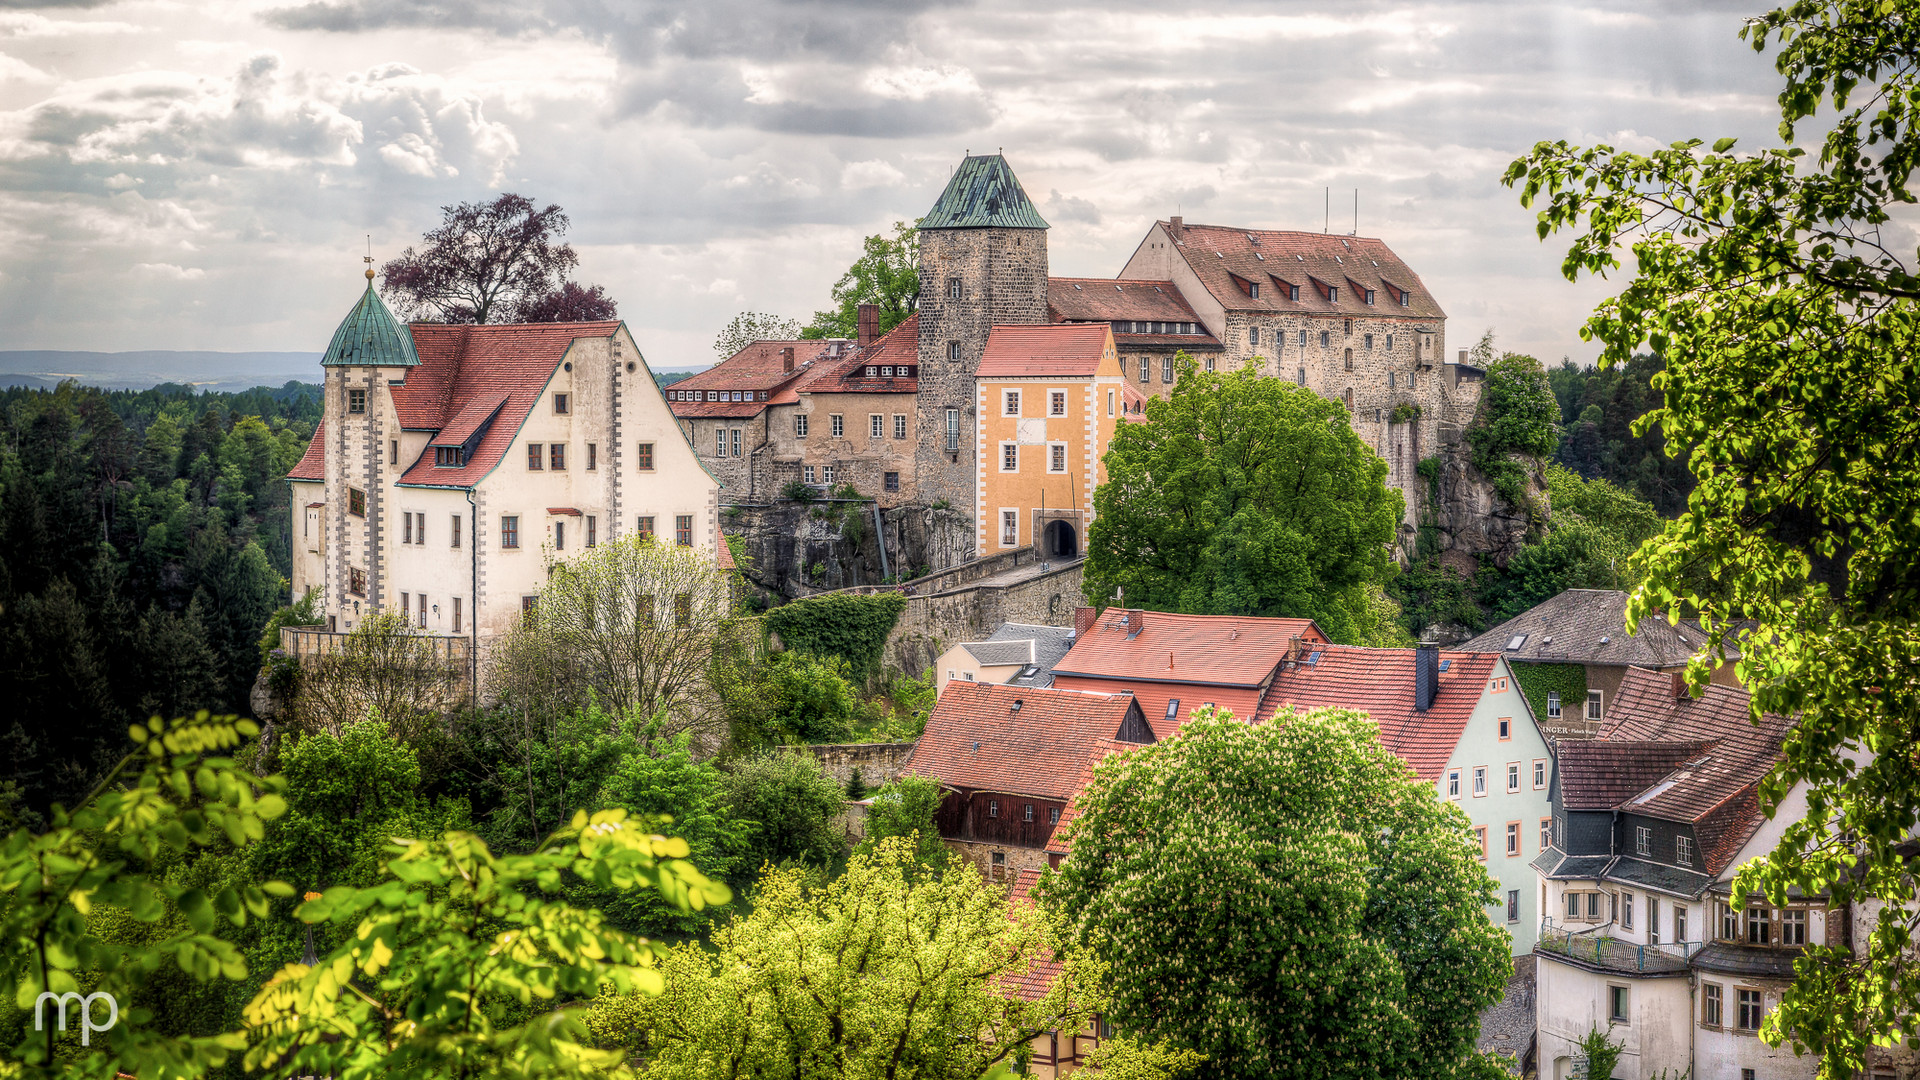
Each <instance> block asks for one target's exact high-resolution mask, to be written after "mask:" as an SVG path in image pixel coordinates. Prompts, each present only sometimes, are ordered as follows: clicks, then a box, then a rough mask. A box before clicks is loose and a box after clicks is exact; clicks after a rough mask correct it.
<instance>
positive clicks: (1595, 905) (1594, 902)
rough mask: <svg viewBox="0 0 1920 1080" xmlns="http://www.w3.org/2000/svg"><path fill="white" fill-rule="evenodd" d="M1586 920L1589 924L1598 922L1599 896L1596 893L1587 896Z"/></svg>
mask: <svg viewBox="0 0 1920 1080" xmlns="http://www.w3.org/2000/svg"><path fill="white" fill-rule="evenodd" d="M1587 919H1588V921H1590V922H1599V921H1600V894H1599V893H1597V892H1590V893H1588V894H1587Z"/></svg>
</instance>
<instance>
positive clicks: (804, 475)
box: [800, 465, 813, 484]
mask: <svg viewBox="0 0 1920 1080" xmlns="http://www.w3.org/2000/svg"><path fill="white" fill-rule="evenodd" d="M800 482H801V483H803V484H811V483H813V466H811V465H802V466H800Z"/></svg>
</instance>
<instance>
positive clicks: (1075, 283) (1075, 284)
mask: <svg viewBox="0 0 1920 1080" xmlns="http://www.w3.org/2000/svg"><path fill="white" fill-rule="evenodd" d="M1073 287H1074V288H1076V289H1077V288H1079V287H1080V283H1079V282H1077V281H1076V282H1074V283H1073Z"/></svg>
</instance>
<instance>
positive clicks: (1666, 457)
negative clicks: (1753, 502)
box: [1547, 352, 1693, 518]
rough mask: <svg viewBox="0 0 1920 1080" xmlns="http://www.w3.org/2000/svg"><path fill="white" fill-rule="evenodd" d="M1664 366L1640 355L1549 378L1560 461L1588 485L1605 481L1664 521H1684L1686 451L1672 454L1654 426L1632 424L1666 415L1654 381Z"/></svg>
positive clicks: (1689, 486) (1688, 483) (1570, 368)
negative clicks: (1677, 518) (1678, 517)
mask: <svg viewBox="0 0 1920 1080" xmlns="http://www.w3.org/2000/svg"><path fill="white" fill-rule="evenodd" d="M1664 368H1665V365H1664V364H1662V363H1661V362H1660V358H1659V357H1657V356H1653V355H1651V354H1649V353H1644V352H1642V353H1635V354H1634V356H1633V358H1632V359H1630V360H1628V361H1627V362H1626V363H1624V364H1614V365H1612V366H1611V367H1605V368H1595V367H1577V366H1575V364H1574V363H1573V361H1571V360H1568V361H1564V362H1562V363H1561V365H1560V366H1559V367H1556V368H1550V369H1548V371H1547V380H1548V381H1549V382H1550V383H1551V384H1552V385H1553V394H1554V397H1555V398H1557V399H1558V400H1559V403H1560V428H1561V431H1562V433H1563V434H1562V437H1561V439H1560V449H1559V450H1558V451H1556V452H1555V453H1554V460H1555V461H1557V462H1559V463H1560V464H1562V465H1564V466H1566V467H1567V468H1569V469H1572V470H1573V471H1574V472H1577V473H1579V474H1580V475H1581V476H1582V477H1585V478H1586V479H1588V480H1606V481H1608V482H1610V483H1612V484H1614V485H1616V486H1617V487H1619V488H1621V489H1623V490H1626V491H1631V492H1633V493H1634V494H1635V495H1638V496H1639V497H1640V498H1642V499H1645V500H1646V501H1648V502H1650V503H1652V504H1653V508H1654V510H1655V511H1656V512H1658V513H1659V514H1660V516H1661V517H1663V518H1667V517H1672V516H1674V515H1676V514H1678V513H1679V512H1680V511H1681V509H1682V508H1683V507H1685V506H1686V505H1687V494H1688V493H1689V492H1691V491H1692V490H1693V474H1692V473H1689V472H1688V471H1687V451H1686V448H1684V447H1678V448H1676V450H1677V451H1678V452H1677V453H1668V451H1667V440H1666V434H1665V432H1664V431H1663V430H1662V429H1661V427H1660V425H1659V424H1658V423H1657V422H1656V423H1651V424H1648V425H1647V426H1646V427H1644V428H1642V429H1639V430H1636V429H1635V425H1634V421H1636V420H1638V419H1639V418H1640V417H1642V416H1645V415H1647V414H1648V413H1650V412H1652V411H1654V410H1655V409H1658V408H1659V407H1660V391H1659V390H1657V389H1655V388H1654V386H1653V377H1654V376H1655V375H1658V374H1659V373H1660V372H1661V371H1662V370H1664Z"/></svg>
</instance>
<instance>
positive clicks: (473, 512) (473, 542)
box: [467, 488, 480, 708]
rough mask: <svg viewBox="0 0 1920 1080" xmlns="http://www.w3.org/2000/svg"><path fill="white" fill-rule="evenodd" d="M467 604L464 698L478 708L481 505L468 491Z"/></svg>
mask: <svg viewBox="0 0 1920 1080" xmlns="http://www.w3.org/2000/svg"><path fill="white" fill-rule="evenodd" d="M467 507H468V510H467V537H468V541H467V560H468V566H469V569H468V574H469V577H468V584H467V603H468V604H469V605H471V606H472V608H473V610H472V611H471V612H470V613H469V614H470V615H471V618H470V619H469V620H468V622H467V694H468V695H469V697H470V700H469V701H468V704H469V705H471V706H473V707H474V708H479V706H480V504H479V503H477V502H475V501H474V499H473V489H472V488H468V489H467Z"/></svg>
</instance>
